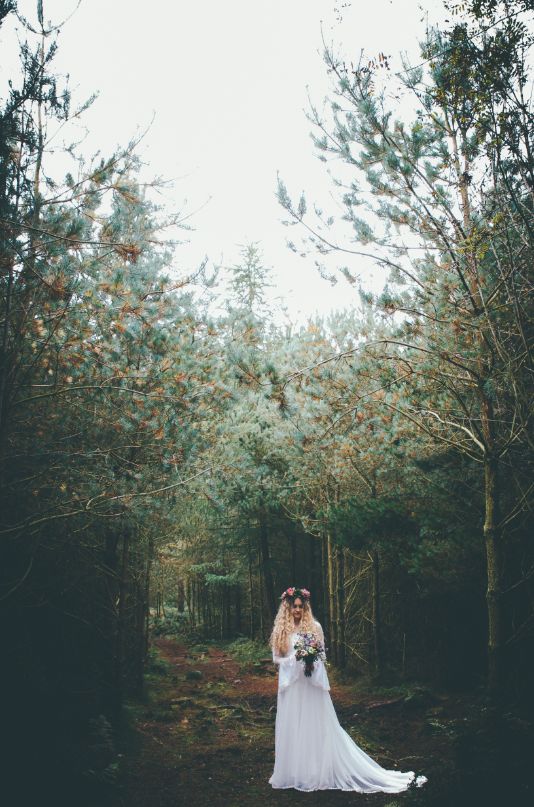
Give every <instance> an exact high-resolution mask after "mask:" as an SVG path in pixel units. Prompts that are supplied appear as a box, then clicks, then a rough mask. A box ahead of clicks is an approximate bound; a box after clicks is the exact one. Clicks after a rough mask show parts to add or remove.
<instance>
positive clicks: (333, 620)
mask: <svg viewBox="0 0 534 807" xmlns="http://www.w3.org/2000/svg"><path fill="white" fill-rule="evenodd" d="M326 550H327V568H328V615H329V631H330V642H331V647H332V653H331V655H332V661H333V662H334V664H336V665H337V663H338V649H339V645H338V636H337V611H336V585H335V569H334V548H333V546H332V536H331V535H330V533H327V536H326Z"/></svg>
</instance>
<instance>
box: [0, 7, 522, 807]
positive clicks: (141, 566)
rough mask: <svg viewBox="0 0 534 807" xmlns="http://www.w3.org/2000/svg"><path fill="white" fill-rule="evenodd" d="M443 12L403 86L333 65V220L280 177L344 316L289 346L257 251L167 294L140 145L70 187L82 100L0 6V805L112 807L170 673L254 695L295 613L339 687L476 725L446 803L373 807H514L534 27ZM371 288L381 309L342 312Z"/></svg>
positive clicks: (328, 128)
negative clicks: (2, 48)
mask: <svg viewBox="0 0 534 807" xmlns="http://www.w3.org/2000/svg"><path fill="white" fill-rule="evenodd" d="M44 5H45V6H46V3H45V4H44ZM447 8H448V11H449V17H450V20H449V23H448V25H447V26H446V27H444V29H443V30H436V29H430V30H429V31H427V33H426V38H425V40H424V42H423V43H422V45H421V53H420V59H419V61H418V62H417V64H414V65H411V64H408V63H406V64H405V65H404V70H403V71H402V72H398V73H395V74H393V73H392V71H391V69H390V66H389V63H388V57H386V56H385V55H384V54H383V53H380V54H376V55H370V56H367V55H366V56H365V57H364V56H362V58H361V60H360V61H359V62H350V61H346V60H345V57H344V56H343V55H339V54H338V53H337V50H336V48H335V45H334V46H330V45H325V48H324V70H325V71H327V72H328V75H329V77H330V84H331V93H330V97H329V99H328V104H327V106H326V107H325V110H324V111H323V110H320V109H318V108H315V107H314V106H311V107H310V109H309V111H308V115H309V121H310V130H311V134H312V140H313V142H312V144H311V145H307V144H306V143H303V148H306V147H308V148H310V149H313V150H314V152H315V153H316V154H317V157H318V158H319V159H320V160H322V161H323V162H324V163H325V171H326V170H327V168H328V170H330V171H331V183H332V192H333V194H335V198H336V200H337V202H336V204H332V209H330V210H326V209H324V210H323V209H321V208H319V206H318V205H317V204H316V203H315V202H314V189H313V188H307V189H306V195H304V194H303V195H300V194H299V193H294V191H293V190H292V188H290V187H288V186H286V183H285V182H284V178H283V177H280V178H279V179H278V186H277V187H278V198H279V202H280V217H281V218H283V219H284V220H285V222H286V223H287V232H288V235H290V236H291V237H290V239H289V242H288V244H289V248H290V249H292V250H293V251H297V252H300V253H302V254H303V255H305V256H306V260H308V261H309V264H310V272H314V271H317V268H318V269H319V271H323V272H325V273H326V271H327V270H326V269H325V268H324V267H325V266H327V265H328V266H331V265H332V264H333V263H334V264H335V265H336V266H338V267H339V273H340V274H341V276H342V282H344V283H346V284H347V285H348V287H350V288H351V290H353V291H354V292H355V293H354V299H355V300H357V304H355V305H354V306H352V307H348V308H347V309H345V310H344V311H340V312H338V313H336V314H331V315H328V316H326V317H324V318H322V317H317V318H314V319H312V320H309V321H308V322H307V323H306V324H303V325H295V326H293V327H289V326H285V325H284V326H282V325H280V324H279V322H278V320H277V319H276V317H275V316H274V315H273V311H272V307H271V304H270V302H269V296H268V294H267V289H268V287H269V284H270V282H271V280H270V273H269V267H268V266H267V265H266V262H265V260H264V258H263V253H262V245H261V244H259V243H257V242H255V243H249V244H246V245H244V246H243V248H242V250H241V258H240V261H239V262H238V263H237V264H236V265H235V266H233V267H231V269H230V270H228V271H229V278H228V282H227V284H226V285H225V286H224V287H223V286H221V285H219V284H218V281H217V279H216V277H215V275H214V274H212V273H211V272H210V268H209V265H207V264H204V265H202V266H200V267H197V268H196V269H193V270H184V269H183V268H182V260H181V255H180V251H181V238H182V235H181V233H182V228H183V226H184V224H183V222H184V219H185V216H184V214H182V213H181V212H176V211H169V210H168V209H166V208H165V207H164V206H162V205H161V204H160V203H159V202H158V195H157V187H158V181H157V180H154V182H153V183H147V182H146V181H145V179H144V175H142V172H141V169H142V165H141V161H140V159H139V156H138V153H137V150H138V142H137V141H135V140H133V141H132V142H129V143H127V144H126V145H125V146H124V147H123V148H119V149H117V150H116V151H114V152H113V153H110V154H108V155H105V156H103V155H102V154H99V155H98V156H97V157H94V158H91V157H89V156H88V155H87V154H86V153H84V150H83V144H82V145H79V144H76V142H75V141H73V142H72V143H69V142H68V141H67V145H66V146H65V149H64V152H63V153H62V154H61V156H58V153H57V148H56V141H54V143H53V144H52V145H53V146H54V147H53V148H52V145H51V142H52V135H53V134H54V133H55V132H56V131H58V130H62V131H66V130H68V126H69V125H70V123H71V122H72V121H77V120H83V115H84V112H86V111H87V108H88V106H89V105H90V104H91V103H92V99H91V98H89V99H88V100H83V101H78V100H75V99H74V98H73V97H72V96H71V92H70V89H69V84H68V82H67V81H66V79H64V78H63V77H62V76H61V75H59V74H58V73H57V72H56V70H55V62H54V59H55V55H56V51H57V48H58V47H60V44H59V42H58V35H59V32H60V31H61V30H62V29H61V28H54V26H50V25H49V24H48V23H47V22H46V20H47V14H46V13H45V12H46V9H44V10H43V2H42V0H40V1H39V2H37V4H36V19H37V20H38V24H37V25H35V24H34V23H31V22H30V21H28V20H26V19H25V18H24V17H23V16H22V15H21V13H20V12H19V11H18V10H17V6H16V2H13V0H0V33H1V34H2V36H3V31H2V28H4V30H6V26H7V23H8V22H9V20H10V18H11V17H12V16H13V15H18V17H19V20H20V24H21V25H22V28H23V31H24V37H23V38H22V39H21V40H20V60H19V65H18V70H17V72H16V73H15V74H14V75H13V76H11V80H10V81H9V84H7V83H6V85H5V87H4V86H3V89H2V93H3V94H2V98H1V100H0V105H1V106H0V268H1V274H0V308H1V313H0V329H1V337H0V338H1V343H2V344H1V353H0V478H1V486H0V497H1V498H0V514H1V515H0V535H1V542H0V555H1V563H0V601H1V606H2V608H1V613H2V645H3V660H2V665H1V667H2V674H1V689H2V694H3V697H4V707H3V709H2V712H3V725H4V736H5V738H6V740H7V750H6V753H5V755H4V769H5V771H6V773H7V776H6V777H5V781H4V782H3V784H2V785H0V793H1V792H2V791H3V796H4V797H5V802H4V803H5V804H6V807H17V806H18V805H21V807H24V805H34V804H43V805H47V804H54V805H56V807H58V805H62V804H66V805H69V806H70V805H87V807H103V805H108V804H109V805H115V804H119V801H117V799H119V800H120V792H121V791H120V781H121V776H124V775H125V774H124V772H123V770H122V768H123V767H124V765H125V764H126V767H127V766H128V758H130V760H131V759H133V758H135V753H136V752H135V743H134V744H133V746H132V745H131V744H130V745H129V744H128V743H126V744H124V742H123V740H122V739H121V738H122V737H123V736H124V735H125V734H126V735H128V733H130V734H132V733H133V729H132V726H131V723H132V719H133V718H132V717H131V715H132V714H133V713H135V709H136V708H138V707H136V706H135V704H136V703H143V699H144V700H145V702H146V698H147V697H148V696H147V692H149V691H150V687H151V686H154V680H155V678H154V676H155V675H156V673H157V669H158V665H159V668H160V670H161V669H162V668H163V667H164V666H165V663H169V662H168V661H167V662H165V661H164V660H162V658H161V657H158V650H157V642H158V641H159V642H160V643H162V644H160V649H161V647H167V648H168V647H171V644H170V643H172V642H176V641H178V642H181V643H182V645H183V646H184V647H186V648H187V647H189V648H190V649H191V648H194V647H197V648H204V649H205V653H208V654H209V653H212V654H213V653H215V652H217V653H219V652H223V651H222V650H221V648H223V649H224V648H234V650H235V648H237V651H236V652H241V653H243V652H244V649H246V648H249V650H250V652H251V653H255V654H256V655H254V659H255V660H256V661H255V664H256V667H254V664H253V662H251V664H252V665H253V666H252V668H251V669H253V670H254V669H256V670H263V674H264V676H265V681H271V677H272V674H273V672H274V671H273V670H271V669H270V667H269V665H268V663H267V664H265V663H264V662H265V659H267V660H268V659H269V658H270V649H269V647H268V640H269V635H270V632H271V627H272V622H273V617H274V615H275V613H276V610H277V608H278V604H279V597H280V594H281V592H282V591H283V590H284V589H285V588H286V587H287V586H289V585H298V586H306V587H307V588H309V589H310V591H311V592H312V604H313V609H314V613H315V615H316V617H317V619H318V620H319V621H320V622H321V624H322V625H323V627H324V630H325V636H326V645H327V654H328V658H329V662H330V667H331V669H332V676H333V677H334V679H335V680H337V681H339V682H340V686H347V687H349V686H352V685H353V682H355V683H354V685H355V686H356V685H357V686H358V687H360V689H359V691H360V692H369V693H375V694H376V699H377V700H379V699H380V698H382V699H384V700H385V701H387V700H388V695H387V693H388V692H389V693H390V694H391V693H392V692H395V693H399V692H400V693H401V695H402V693H406V692H409V693H412V695H413V693H414V692H416V693H418V696H419V698H422V699H423V700H424V699H425V698H426V699H427V700H428V701H429V703H430V702H434V701H433V700H432V699H435V698H438V697H440V698H453V699H460V700H459V701H458V700H455V701H454V702H455V703H462V704H469V705H470V709H469V713H467V712H465V714H462V715H461V716H458V719H457V720H456V723H455V726H456V728H457V729H458V731H457V734H456V735H455V738H454V742H455V743H456V746H455V748H456V749H457V750H458V749H459V753H460V755H462V754H463V755H464V759H465V760H467V761H466V762H465V766H464V769H462V771H461V774H458V771H455V775H452V774H451V769H447V776H442V777H441V778H440V776H439V774H438V773H436V774H435V775H434V779H433V780H432V777H431V776H430V775H429V785H428V787H426V788H423V789H421V791H420V792H417V793H415V794H414V793H407V794H406V795H405V796H404V795H403V796H402V798H401V797H397V798H396V799H395V800H391V799H390V800H389V801H387V800H386V801H380V800H377V799H375V800H374V802H373V800H372V799H370V800H369V802H367V801H362V802H361V803H362V804H367V803H369V804H371V803H374V804H376V805H378V804H384V805H386V804H389V805H400V804H402V803H406V804H407V805H410V804H413V805H421V806H424V805H436V807H441V806H443V807H447V805H453V804H454V805H459V806H460V805H463V804H466V805H467V804H469V805H474V804H475V803H480V804H488V805H490V804H493V803H495V804H497V803H498V804H503V803H510V804H512V803H513V804H514V805H517V807H520V805H523V804H525V805H526V804H528V803H532V802H531V801H530V800H531V799H532V785H531V783H530V782H529V781H528V779H529V776H528V772H529V761H530V756H529V749H530V751H531V749H532V742H533V740H534V695H533V689H532V664H533V663H534V652H533V649H534V544H533V540H532V539H533V535H534V531H533V518H532V508H533V503H534V477H533V454H532V448H533V444H534V433H533V412H532V400H533V392H534V375H533V363H532V351H533V349H534V320H533V314H534V295H533V287H534V274H533V265H534V217H533V203H534V162H533V150H534V117H533V115H532V55H533V52H532V44H533V36H534V33H533V27H532V12H533V11H534V4H533V2H532V0H466V2H464V3H461V4H457V3H454V2H452V0H451V1H450V2H449V4H448V6H447ZM62 36H64V37H68V24H67V25H66V26H65V30H64V32H63V33H62ZM72 69H73V74H75V70H76V65H73V66H72ZM399 88H400V89H399ZM399 98H402V99H404V101H405V102H404V103H403V104H401V103H400V101H399ZM405 99H409V101H406V100H405ZM275 186H276V177H274V178H273V188H275ZM360 258H366V259H372V260H373V261H374V263H375V265H376V266H377V267H378V268H379V269H380V271H381V272H382V274H383V277H384V281H385V283H384V286H383V289H382V291H381V292H377V293H370V292H367V291H364V290H362V289H360V291H359V293H358V279H357V270H356V268H355V267H357V266H358V261H359V259H360ZM172 646H173V647H174V645H172ZM206 648H207V650H206ZM217 648H218V649H217ZM239 648H241V651H239ZM184 652H186V651H184ZM191 652H193V651H191ZM199 652H200V651H199ZM203 652H204V651H203ZM225 652H226V651H225ZM200 657H202V658H204V656H203V655H202V654H201V655H200V656H197V658H200ZM251 658H252V656H251ZM158 659H159V660H158ZM228 663H230V662H228ZM232 663H233V662H232ZM262 665H263V666H262ZM197 666H198V665H197ZM219 666H221V667H222V666H224V665H223V663H222V662H221V663H220V665H219ZM199 669H200V668H199ZM258 674H259V673H258ZM199 675H200V673H199ZM235 675H236V676H238V675H241V673H237V672H236V673H235ZM270 676H271V677H270ZM336 676H338V677H337V678H336ZM186 677H187V676H186ZM181 680H182V678H180V676H179V675H178V676H177V678H176V681H177V683H175V685H174V688H173V697H175V698H179V697H180V694H181V693H182V694H183V693H184V692H185V691H186V689H185V685H184V687H183V688H182V689H181V688H180V687H181V684H180V681H181ZM191 680H192V679H191ZM236 680H238V679H236ZM184 681H185V679H184ZM414 687H415V689H414ZM347 691H348V690H347ZM273 692H274V690H273ZM273 697H274V696H273ZM347 697H348V696H347ZM362 697H363V696H362ZM399 697H400V696H399ZM393 700H395V699H393ZM272 702H273V703H274V700H273V701H272ZM251 703H252V701H251ZM269 703H271V701H269ZM447 703H449V701H447ZM262 708H263V707H262ZM347 708H348V707H347ZM396 708H397V706H396V705H395V704H393V705H392V706H387V705H386V706H384V707H383V709H384V710H385V712H386V714H387V710H388V709H390V710H394V709H396ZM403 708H404V707H403ZM258 711H261V710H260V709H258ZM347 714H348V712H347ZM184 719H186V718H184ZM251 719H252V718H251ZM254 719H255V718H254ZM258 719H260V718H258ZM462 721H463V723H462ZM435 722H439V721H435ZM460 724H461V726H460ZM139 725H141V724H139ZM143 725H145V727H146V725H148V724H143ZM458 727H459V728H458ZM440 730H441V731H442V733H443V735H444V736H445V735H446V736H447V737H449V734H450V732H452V731H453V728H451V726H448V725H447V723H446V721H443V722H442V724H441V729H440V728H439V726H438V727H436V726H435V727H434V731H435V732H437V733H439V731H440ZM206 731H208V729H206ZM269 731H271V732H272V731H273V727H272V725H269ZM399 731H402V729H399ZM447 732H449V734H447ZM128 736H129V735H128ZM451 736H452V735H451ZM130 740H131V738H130ZM443 741H444V740H443ZM129 742H130V741H129ZM158 742H159V743H160V744H161V739H160V740H158ZM269 742H270V743H271V745H272V744H273V743H274V736H272V737H271V739H270V740H269ZM269 742H267V747H269ZM451 742H453V741H452V740H451ZM466 749H468V750H466ZM474 749H476V750H474ZM269 753H270V751H269ZM407 754H408V752H406V755H407ZM125 759H126V763H125V762H124V760H125ZM424 767H425V764H424V762H423V763H422V764H421V768H422V769H424ZM437 767H439V766H437ZM432 771H434V769H432ZM130 773H131V771H130ZM456 774H457V775H456ZM3 779H4V777H3ZM118 783H119V784H118ZM263 786H264V790H261V789H260V790H258V791H254V793H253V794H252V791H251V792H250V795H249V797H248V800H247V796H246V794H245V795H243V794H240V795H239V797H237V796H236V797H235V801H232V800H231V799H230V798H229V797H228V796H226V797H225V799H223V800H221V801H217V800H216V798H214V797H213V796H210V799H211V801H210V803H211V804H228V805H231V806H232V805H238V804H242V805H250V804H255V803H256V801H257V799H258V798H264V800H267V799H268V798H271V796H270V794H268V793H267V791H270V788H269V786H268V785H267V783H266V780H265V782H264V785H263ZM117 791H118V792H119V796H117ZM207 792H208V791H207V790H206V793H207ZM477 793H478V797H479V799H480V801H477V800H476V795H474V794H477ZM147 794H148V795H147ZM262 794H263V795H262ZM529 794H530V796H529ZM282 795H283V796H286V795H289V794H287V793H283V794H282ZM306 795H308V794H297V795H296V796H295V797H294V798H293V801H296V802H297V803H298V804H300V800H299V797H300V796H306ZM335 795H340V796H347V795H348V794H335ZM143 796H144V801H143V802H139V803H144V804H145V805H147V807H151V805H153V807H163V805H167V804H182V803H185V802H186V800H187V798H188V796H187V793H186V791H185V790H183V791H182V792H181V793H180V792H176V793H174V796H173V798H171V796H168V800H167V801H166V800H165V799H164V798H163V796H162V797H161V798H159V800H158V797H157V796H156V795H152V796H150V794H149V791H148V790H146V791H143ZM329 798H330V796H329ZM493 799H495V801H493ZM334 801H335V802H336V804H337V803H338V802H339V803H341V801H342V799H334V798H333V796H332V802H330V801H327V800H325V801H323V802H317V803H322V804H330V803H334ZM344 801H347V803H348V798H347V799H344ZM120 803H121V804H122V803H123V802H122V801H121V802H120ZM131 803H132V804H135V803H137V802H135V801H133V802H131ZM197 803H198V804H203V803H204V802H203V801H202V800H201V795H199V796H198V800H197ZM206 803H208V802H206ZM267 803H271V802H267ZM272 803H273V804H274V803H277V804H278V803H285V801H284V799H282V798H280V800H279V801H276V800H275V801H273V802H272ZM287 803H288V804H289V800H287ZM311 803H315V802H312V801H310V804H311Z"/></svg>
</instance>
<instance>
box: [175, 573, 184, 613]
mask: <svg viewBox="0 0 534 807" xmlns="http://www.w3.org/2000/svg"><path fill="white" fill-rule="evenodd" d="M177 588H178V593H177V597H176V605H177V606H178V611H179V612H180V613H181V614H182V613H183V611H184V607H185V594H184V581H183V580H178V585H177Z"/></svg>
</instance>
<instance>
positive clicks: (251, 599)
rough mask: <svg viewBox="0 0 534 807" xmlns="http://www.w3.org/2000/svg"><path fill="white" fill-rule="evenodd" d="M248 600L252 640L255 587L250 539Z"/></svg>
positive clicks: (252, 636)
mask: <svg viewBox="0 0 534 807" xmlns="http://www.w3.org/2000/svg"><path fill="white" fill-rule="evenodd" d="M248 600H249V605H250V621H249V632H250V638H251V639H253V638H254V585H253V577H252V551H251V546H250V538H249V539H248Z"/></svg>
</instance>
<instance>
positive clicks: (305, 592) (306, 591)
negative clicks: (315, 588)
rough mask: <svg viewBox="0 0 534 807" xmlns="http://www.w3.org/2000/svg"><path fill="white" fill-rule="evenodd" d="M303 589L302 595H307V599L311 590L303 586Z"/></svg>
mask: <svg viewBox="0 0 534 807" xmlns="http://www.w3.org/2000/svg"><path fill="white" fill-rule="evenodd" d="M301 591H302V596H303V597H306V598H307V599H309V598H310V592H309V591H308V589H307V588H301Z"/></svg>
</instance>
